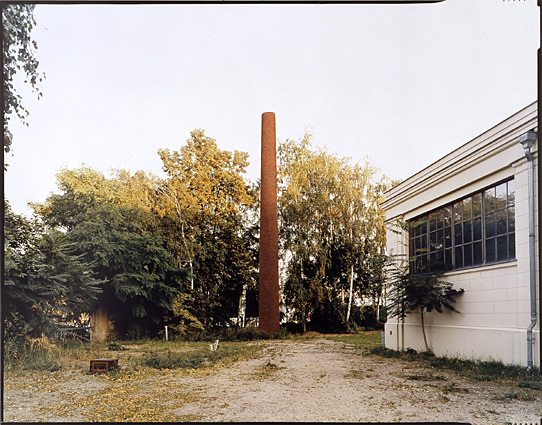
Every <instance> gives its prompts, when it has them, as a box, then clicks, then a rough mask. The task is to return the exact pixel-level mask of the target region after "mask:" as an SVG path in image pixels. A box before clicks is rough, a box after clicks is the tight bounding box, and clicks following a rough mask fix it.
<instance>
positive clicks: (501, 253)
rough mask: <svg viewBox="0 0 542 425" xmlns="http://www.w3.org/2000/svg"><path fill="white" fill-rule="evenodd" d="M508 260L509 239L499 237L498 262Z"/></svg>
mask: <svg viewBox="0 0 542 425" xmlns="http://www.w3.org/2000/svg"><path fill="white" fill-rule="evenodd" d="M505 260H508V238H507V237H506V235H505V236H499V237H498V238H497V261H505Z"/></svg>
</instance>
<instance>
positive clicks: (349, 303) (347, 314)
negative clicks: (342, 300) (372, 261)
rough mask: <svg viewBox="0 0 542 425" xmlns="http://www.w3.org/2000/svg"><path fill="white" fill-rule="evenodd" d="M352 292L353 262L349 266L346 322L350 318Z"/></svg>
mask: <svg viewBox="0 0 542 425" xmlns="http://www.w3.org/2000/svg"><path fill="white" fill-rule="evenodd" d="M353 292H354V264H352V265H351V266H350V290H349V293H348V311H347V312H346V322H347V323H348V320H350V310H351V308H352V296H353Z"/></svg>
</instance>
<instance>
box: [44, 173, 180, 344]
mask: <svg viewBox="0 0 542 425" xmlns="http://www.w3.org/2000/svg"><path fill="white" fill-rule="evenodd" d="M57 178H58V181H59V187H60V189H61V190H62V193H61V194H59V195H52V196H51V197H49V198H48V199H47V201H46V203H45V204H44V205H35V210H36V211H37V212H38V213H39V214H40V215H41V216H42V217H43V219H44V220H45V222H46V223H48V224H50V225H57V226H63V227H65V228H67V229H68V232H67V235H68V237H69V238H70V240H72V241H73V242H74V244H75V246H76V247H77V252H78V253H79V255H81V256H82V257H83V258H85V259H86V260H87V261H88V262H90V263H92V265H93V270H94V272H95V273H96V275H97V276H99V277H100V279H102V281H103V284H102V289H103V294H102V296H101V297H100V299H99V303H100V305H101V306H102V307H104V308H105V310H106V311H107V312H108V313H109V314H110V315H111V316H112V320H113V321H114V324H115V329H116V331H117V332H118V333H119V334H120V335H122V336H124V337H129V338H139V337H144V336H148V335H156V332H157V331H158V330H159V329H161V328H162V326H163V319H164V316H165V315H167V314H169V313H170V312H171V310H172V304H173V301H174V299H175V297H176V295H177V293H178V292H179V291H181V290H182V288H183V284H184V282H186V272H185V271H184V270H183V269H181V268H179V267H178V266H177V265H176V261H175V257H174V255H172V254H171V252H170V251H169V250H168V249H167V232H166V230H167V229H164V228H163V227H162V225H161V223H160V221H159V217H158V215H157V214H154V213H153V212H152V210H151V206H152V203H153V202H154V200H153V198H152V196H151V193H152V187H153V179H152V178H151V177H147V176H146V175H145V174H144V173H136V174H135V175H133V176H131V175H129V174H128V173H126V172H124V171H122V170H121V171H117V172H116V176H115V177H113V178H111V179H107V178H105V176H103V174H101V173H99V172H96V171H94V170H92V169H88V168H82V169H79V170H72V171H70V170H63V171H61V172H60V173H59V175H58V177H57Z"/></svg>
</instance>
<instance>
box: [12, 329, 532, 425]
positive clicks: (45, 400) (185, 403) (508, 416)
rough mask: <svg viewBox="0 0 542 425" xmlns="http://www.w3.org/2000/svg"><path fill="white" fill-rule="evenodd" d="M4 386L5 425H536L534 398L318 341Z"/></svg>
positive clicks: (28, 377) (23, 379)
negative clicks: (77, 424)
mask: <svg viewBox="0 0 542 425" xmlns="http://www.w3.org/2000/svg"><path fill="white" fill-rule="evenodd" d="M219 350H220V348H219ZM85 364H86V363H85ZM87 367H88V366H87ZM51 377H54V379H53V378H51ZM121 378H122V379H121ZM5 384H6V386H5V393H4V398H5V402H6V404H5V406H4V409H5V410H4V419H5V420H6V421H24V422H31V421H54V422H59V421H63V422H65V421H123V422H128V421H149V422H158V421H169V422H176V421H178V422H181V421H190V420H194V421H205V422H211V421H226V422H237V421H258V422H262V421H274V422H295V421H311V422H312V421H334V422H354V421H362V422H396V421H403V422H417V421H425V422H437V421H455V422H469V423H474V424H495V423H538V422H539V421H540V418H541V417H542V394H541V393H542V392H541V391H535V390H528V389H522V388H518V387H517V386H513V385H511V384H503V383H496V382H478V381H474V380H469V379H466V378H460V377H458V376H457V375H456V374H454V373H453V372H443V371H438V370H434V369H429V368H428V367H427V366H425V367H424V366H423V365H422V364H420V363H417V362H407V361H404V360H398V359H388V358H381V357H378V356H372V355H367V354H366V353H364V352H363V350H361V349H358V348H355V347H354V346H353V345H350V344H345V343H342V342H338V341H333V340H329V339H324V338H319V339H309V340H297V341H296V340H286V341H269V342H265V348H264V350H263V352H262V354H261V355H260V356H259V357H257V358H252V359H251V360H243V361H239V362H236V363H233V364H229V365H227V366H224V365H222V366H215V367H209V368H203V369H198V370H197V371H194V372H191V373H188V372H187V371H181V370H165V371H158V370H152V369H147V370H145V371H143V372H141V374H139V373H136V372H134V373H132V372H129V373H128V372H123V374H121V375H119V377H117V378H115V379H112V378H111V377H105V376H98V375H88V374H86V373H85V372H83V371H82V369H78V370H75V369H74V370H72V371H68V370H66V371H63V372H55V373H54V374H51V373H49V374H48V375H47V374H46V373H45V372H32V373H30V372H29V373H27V374H17V375H15V374H14V375H9V376H8V377H7V380H6V383H5Z"/></svg>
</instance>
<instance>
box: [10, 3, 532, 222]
mask: <svg viewBox="0 0 542 425" xmlns="http://www.w3.org/2000/svg"><path fill="white" fill-rule="evenodd" d="M538 14H539V10H538V7H537V5H536V0H525V1H508V0H506V1H503V0H475V1H473V0H447V1H445V2H443V3H438V4H425V5H363V4H356V5H318V4H310V5H262V4H257V5H125V6H119V5H86V6H82V5H38V6H37V7H36V9H35V18H36V21H37V24H38V25H37V28H36V29H35V30H34V31H33V37H34V39H35V40H36V41H37V42H38V46H39V49H38V51H37V56H38V59H39V61H40V68H41V70H42V71H44V72H45V74H46V80H45V81H44V82H43V83H42V86H41V89H42V92H43V98H41V99H40V100H39V101H37V100H36V99H35V96H34V95H33V94H31V93H30V92H28V91H27V89H26V88H25V87H24V85H23V84H22V82H20V84H19V87H20V92H21V93H22V94H23V95H24V103H25V105H26V107H27V108H28V109H29V110H30V117H29V122H30V126H29V127H28V128H26V127H23V126H21V125H19V124H18V123H17V120H16V118H13V119H12V121H11V122H12V123H13V125H12V132H13V134H14V142H13V150H12V152H13V156H12V155H11V154H8V155H6V161H7V162H8V163H9V164H10V166H9V168H8V171H7V173H5V191H6V197H7V198H8V200H9V201H10V202H11V204H12V207H13V209H14V210H15V212H17V213H28V212H29V211H30V210H29V209H27V207H26V203H27V202H29V201H30V202H43V201H44V200H45V199H46V197H47V196H48V195H49V194H50V193H51V192H53V191H55V190H56V184H55V174H56V173H57V172H58V171H59V169H60V168H61V167H69V168H76V167H80V166H81V165H82V164H86V165H88V166H90V167H93V168H95V169H98V170H101V171H104V172H107V171H108V170H110V169H111V168H125V169H128V170H130V171H132V172H135V171H137V170H145V171H148V172H152V173H154V174H157V175H161V174H162V173H161V163H160V160H159V157H158V155H157V150H158V149H159V148H170V149H179V148H180V147H181V146H182V145H183V144H184V143H185V142H186V140H187V139H188V138H189V136H190V132H191V131H192V130H194V129H196V128H202V129H204V130H205V133H206V135H208V136H210V137H212V138H214V139H216V140H217V143H218V146H219V147H220V148H221V149H223V150H231V151H233V150H241V151H245V152H248V153H249V155H250V157H249V160H250V163H251V165H250V167H249V170H248V174H247V178H248V179H250V180H252V181H256V179H257V178H259V170H260V132H261V129H260V126H261V114H262V113H263V112H267V111H273V112H275V114H276V120H277V138H278V139H279V141H284V140H286V139H299V138H301V137H302V136H303V134H304V133H305V131H306V130H309V131H310V132H311V133H312V134H313V135H314V139H313V140H314V144H315V145H317V146H323V147H324V146H325V147H327V149H328V150H329V151H330V152H332V153H337V154H338V155H340V156H348V157H351V158H352V160H353V161H354V162H355V161H359V160H362V159H363V158H365V157H368V158H369V159H370V160H371V162H372V163H373V164H374V165H375V166H377V167H378V168H379V169H380V170H381V172H382V173H383V174H385V175H387V176H389V177H391V178H395V179H405V178H407V177H408V176H410V175H412V174H414V173H415V172H417V171H419V170H420V169H422V168H424V167H426V166H428V165H430V164H431V163H433V162H434V161H436V160H437V159H439V158H440V157H442V156H444V155H445V154H447V153H448V152H450V151H452V150H454V149H456V148H457V147H459V146H461V145H463V144H465V143H466V142H468V141H469V140H471V139H473V138H474V137H476V136H478V135H479V134H481V133H483V132H484V131H486V130H488V129H489V128H491V127H492V126H494V125H496V124H498V123H499V122H501V121H503V120H504V119H506V118H507V117H508V116H509V115H511V114H513V113H515V112H517V111H519V110H520V109H522V108H523V107H525V106H527V105H528V104H530V103H532V102H533V101H535V100H536V87H537V69H536V50H537V48H538V47H539V40H540V29H539V22H538V16H539V15H538Z"/></svg>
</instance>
